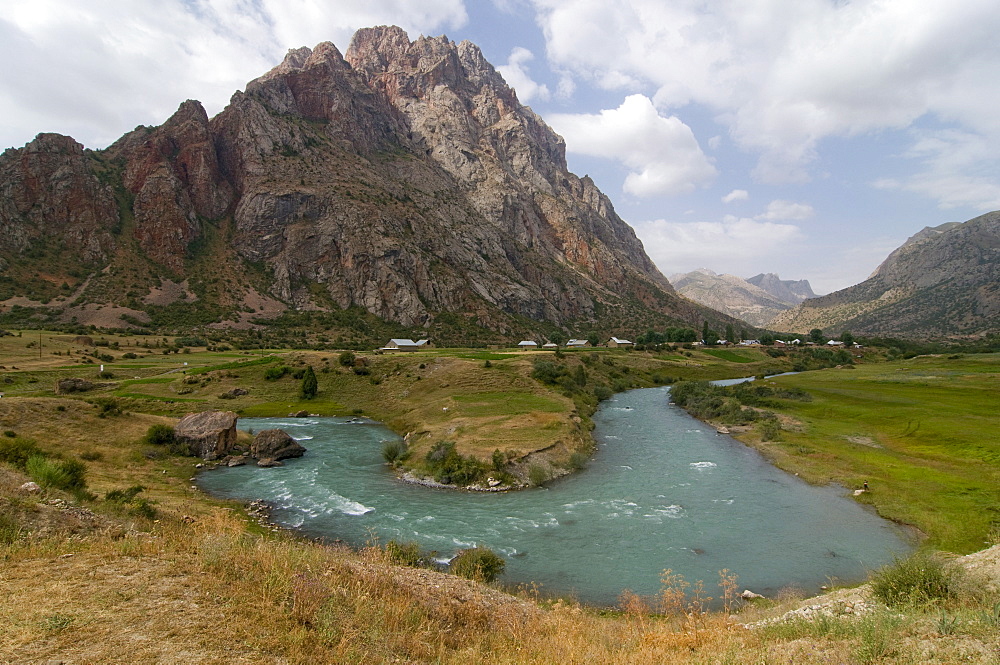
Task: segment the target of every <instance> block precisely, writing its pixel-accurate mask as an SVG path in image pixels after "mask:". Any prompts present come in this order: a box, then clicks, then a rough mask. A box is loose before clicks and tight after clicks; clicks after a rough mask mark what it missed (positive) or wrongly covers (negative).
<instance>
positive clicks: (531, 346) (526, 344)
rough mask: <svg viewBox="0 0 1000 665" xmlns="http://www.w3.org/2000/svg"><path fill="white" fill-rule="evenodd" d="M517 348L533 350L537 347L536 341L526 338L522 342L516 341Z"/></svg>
mask: <svg viewBox="0 0 1000 665" xmlns="http://www.w3.org/2000/svg"><path fill="white" fill-rule="evenodd" d="M517 348H519V349H521V350H522V351H534V350H535V349H537V348H538V343H537V342H533V341H531V340H529V339H526V340H524V341H523V342H518V343H517Z"/></svg>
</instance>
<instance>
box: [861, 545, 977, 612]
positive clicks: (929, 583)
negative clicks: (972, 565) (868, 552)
mask: <svg viewBox="0 0 1000 665" xmlns="http://www.w3.org/2000/svg"><path fill="white" fill-rule="evenodd" d="M958 570H959V569H957V568H954V567H950V566H948V565H947V564H946V563H945V561H944V560H943V559H942V558H941V557H939V556H934V555H933V554H928V553H926V552H918V553H916V554H914V555H913V556H910V557H908V558H906V559H897V560H896V561H895V562H893V564H892V565H889V566H886V567H885V568H882V569H881V570H879V571H878V572H876V573H875V575H874V577H872V580H871V589H872V594H873V595H874V596H875V597H876V598H878V599H879V600H881V601H882V602H883V603H885V604H886V605H888V606H889V607H902V606H906V605H925V604H928V603H935V602H939V601H943V600H948V599H950V598H952V597H954V596H955V589H956V587H957V585H958V583H959V579H958V575H959V572H958Z"/></svg>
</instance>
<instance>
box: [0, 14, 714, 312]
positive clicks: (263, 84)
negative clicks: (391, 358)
mask: <svg viewBox="0 0 1000 665" xmlns="http://www.w3.org/2000/svg"><path fill="white" fill-rule="evenodd" d="M564 153H565V147H564V144H563V141H562V139H561V138H560V137H559V136H557V135H556V134H555V133H554V132H552V130H551V129H549V128H548V127H547V126H546V125H545V124H544V123H543V122H542V120H541V119H540V118H539V117H538V116H537V115H535V114H534V113H533V112H532V111H531V110H530V109H529V108H527V107H525V106H522V105H521V104H520V103H519V102H518V100H517V98H516V95H515V93H514V91H513V90H512V89H510V88H509V87H508V86H507V85H506V84H505V83H504V81H503V79H502V78H501V77H500V75H499V74H498V73H497V72H496V70H495V69H494V68H493V67H492V66H491V65H490V64H489V63H488V62H486V61H485V59H483V56H482V54H481V52H480V51H479V49H478V48H477V47H476V46H475V45H473V44H471V43H469V42H462V43H461V44H457V45H456V44H455V43H453V42H451V41H449V40H448V39H447V38H445V37H437V38H424V37H421V38H420V39H418V40H416V41H414V42H411V41H410V40H409V38H408V37H407V35H406V33H405V32H403V31H402V30H400V29H399V28H394V27H380V28H371V29H365V30H361V31H359V32H358V33H357V34H356V35H355V37H354V40H353V41H352V44H351V47H350V48H349V49H348V51H347V54H346V57H345V56H343V55H341V53H340V51H338V50H337V48H336V47H335V46H334V45H333V44H330V43H323V44H320V45H318V46H317V47H316V48H314V49H308V48H301V49H295V50H292V51H290V52H289V54H288V56H287V57H286V58H285V60H284V62H282V63H281V64H280V65H278V66H277V67H275V68H274V69H273V70H271V71H270V72H268V73H267V74H265V75H264V76H261V77H260V78H258V79H256V80H254V81H251V82H250V83H249V84H248V85H247V86H246V91H245V92H237V93H235V94H234V95H233V97H232V100H231V102H230V104H229V105H228V106H227V107H226V109H224V110H223V111H222V112H221V113H220V114H219V115H218V116H216V117H214V118H211V119H209V118H208V117H207V115H206V114H205V111H204V109H203V108H202V107H201V105H200V104H199V103H198V102H195V101H187V102H184V103H183V104H181V106H180V108H179V109H178V111H177V112H176V113H175V114H174V115H173V116H172V117H171V118H170V119H168V120H167V122H166V123H164V124H163V125H161V126H160V127H155V128H150V127H139V128H137V129H136V130H134V131H132V132H130V133H129V134H126V135H125V136H123V137H122V138H121V139H119V140H118V141H117V142H115V143H114V144H113V145H112V146H110V147H109V148H108V149H107V150H104V151H99V152H95V151H89V150H84V149H83V148H82V147H81V146H79V144H77V143H76V142H75V141H73V140H72V139H69V138H68V137H60V136H57V135H40V136H39V138H38V139H36V140H35V141H34V142H32V143H31V144H29V145H28V146H26V147H25V148H23V149H20V150H14V149H10V150H7V151H5V152H4V154H3V156H2V157H0V177H2V182H0V187H2V188H3V189H2V193H3V194H4V202H3V204H2V206H0V229H2V230H0V261H2V263H0V300H3V299H5V298H7V299H9V298H11V297H12V296H29V297H30V298H32V299H33V300H34V301H39V302H44V303H47V304H48V305H49V306H50V307H53V308H60V309H62V310H65V312H66V313H68V314H73V315H75V316H82V314H83V313H84V311H85V310H86V308H87V306H88V305H93V304H96V303H100V304H113V305H116V306H118V307H123V308H128V310H127V311H128V312H131V313H132V316H131V317H130V319H128V320H131V321H133V322H135V321H136V320H140V321H141V320H143V318H144V317H149V316H152V317H153V318H154V320H156V319H157V316H159V314H162V311H161V310H157V309H156V308H157V307H159V308H164V307H166V308H173V310H177V311H180V310H181V309H183V310H184V312H186V313H187V314H189V315H190V317H189V318H190V319H191V320H194V321H198V322H201V323H212V322H215V323H216V324H218V325H238V324H241V325H245V324H247V323H248V322H249V321H251V320H252V319H253V317H254V316H257V312H258V311H261V310H267V311H269V312H274V311H280V310H281V309H282V308H291V309H298V310H325V311H339V310H343V309H345V308H351V307H357V308H361V309H363V310H366V311H367V312H369V313H371V314H374V315H376V316H378V317H380V318H382V319H384V320H387V321H394V322H398V323H400V324H403V325H407V326H413V325H415V326H428V325H430V324H431V323H432V322H434V321H435V320H436V319H437V318H439V317H440V316H441V314H442V313H461V314H463V315H464V316H465V317H467V318H468V320H469V321H471V322H473V323H476V324H478V325H482V326H485V327H487V328H490V329H493V330H498V331H505V332H509V331H512V330H515V329H517V330H526V329H530V328H531V327H532V325H531V324H530V323H526V322H528V321H535V322H541V323H545V324H550V325H569V324H570V323H575V324H581V323H586V324H587V325H591V326H596V325H597V324H596V323H595V322H597V321H598V320H599V321H600V322H601V323H607V324H609V325H616V326H622V325H634V326H636V327H637V328H638V327H640V326H645V325H652V324H655V323H664V322H668V321H671V322H686V323H689V324H691V325H700V322H701V321H702V320H703V319H706V318H707V319H709V320H712V321H719V320H721V318H724V317H720V315H718V314H717V313H714V312H711V311H707V310H705V309H704V308H702V307H699V306H697V305H696V304H694V303H692V302H690V301H688V300H687V299H685V298H681V297H679V296H678V295H677V294H676V293H675V292H674V290H673V289H672V287H671V286H670V284H669V283H668V282H667V280H666V279H665V278H664V277H663V275H662V274H660V272H659V271H658V270H657V269H656V267H655V266H654V265H653V263H652V261H650V259H649V257H648V256H647V255H646V254H645V252H644V250H643V248H642V244H641V243H640V242H639V240H638V239H637V238H636V236H635V233H634V232H633V230H632V229H631V227H629V226H628V225H627V224H626V223H625V222H623V221H622V220H621V219H620V218H619V217H618V216H617V215H616V214H615V212H614V208H613V206H612V205H611V202H610V201H609V200H608V198H607V197H606V196H605V195H604V194H602V193H601V192H600V191H599V190H598V189H597V187H596V186H595V185H594V183H593V182H592V181H591V180H590V179H589V178H578V177H577V176H575V175H573V174H572V173H570V172H569V171H568V170H567V167H566V161H565V154H564ZM32 248H35V250H34V253H35V254H37V255H38V256H40V257H41V258H42V259H44V260H45V261H47V263H46V265H45V268H44V271H41V272H42V273H44V274H45V275H46V277H45V278H43V280H42V281H41V282H39V281H38V280H37V279H35V280H32V279H29V277H31V276H33V275H34V274H35V273H39V272H40V271H39V269H38V268H39V263H38V257H37V256H36V257H33V256H29V255H28V254H27V252H29V251H31V250H32ZM81 248H82V250H83V251H79V250H80V249H81ZM165 293H174V294H175V295H176V297H175V298H174V299H173V300H171V299H170V298H169V297H166V296H164V295H163V294H165ZM151 299H152V300H154V301H155V302H156V304H155V305H150V300H151ZM22 300H23V299H22ZM12 303H13V301H11V300H8V304H12ZM248 303H249V306H248ZM248 310H253V311H248ZM123 311H125V310H123ZM68 314H64V316H66V315H68ZM175 318H176V317H175Z"/></svg>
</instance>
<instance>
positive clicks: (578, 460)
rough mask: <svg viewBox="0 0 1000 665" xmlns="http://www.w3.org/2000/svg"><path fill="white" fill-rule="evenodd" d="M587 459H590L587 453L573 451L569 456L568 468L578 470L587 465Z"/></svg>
mask: <svg viewBox="0 0 1000 665" xmlns="http://www.w3.org/2000/svg"><path fill="white" fill-rule="evenodd" d="M588 461H590V456H589V455H587V454H586V453H581V452H575V453H573V454H572V455H570V456H569V468H571V469H574V470H576V471H579V470H580V469H582V468H584V467H585V466H587V462H588Z"/></svg>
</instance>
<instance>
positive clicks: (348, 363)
mask: <svg viewBox="0 0 1000 665" xmlns="http://www.w3.org/2000/svg"><path fill="white" fill-rule="evenodd" d="M337 360H338V362H340V364H341V365H343V366H344V367H353V366H354V360H355V355H354V353H352V352H351V351H344V352H343V353H341V354H340V355H339V356H337Z"/></svg>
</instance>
